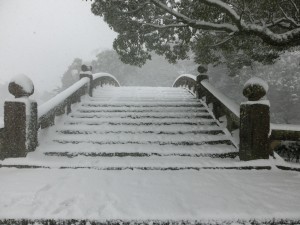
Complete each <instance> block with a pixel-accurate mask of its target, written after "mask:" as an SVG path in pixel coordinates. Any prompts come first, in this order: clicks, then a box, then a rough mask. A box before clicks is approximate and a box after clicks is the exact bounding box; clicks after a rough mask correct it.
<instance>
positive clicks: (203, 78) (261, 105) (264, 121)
mask: <svg viewBox="0 0 300 225" xmlns="http://www.w3.org/2000/svg"><path fill="white" fill-rule="evenodd" d="M198 71H199V73H200V75H198V76H193V75H189V74H184V75H181V76H179V77H178V78H177V79H176V80H175V82H174V84H173V87H183V88H187V89H189V90H190V91H191V92H194V93H195V94H196V96H197V97H198V98H200V99H202V100H203V101H204V102H205V103H206V104H207V105H209V106H210V108H212V112H213V114H214V116H215V117H216V119H218V120H220V122H224V117H225V118H226V128H227V129H228V131H230V132H231V133H232V132H234V131H235V130H239V132H235V133H239V156H240V159H241V160H254V159H268V158H269V156H270V155H273V150H274V148H275V147H276V145H278V144H279V143H280V141H283V140H289V141H300V126H298V125H285V124H270V103H269V101H268V100H266V99H265V95H266V93H267V91H268V85H267V84H266V83H265V82H264V81H263V80H261V79H259V78H251V79H250V80H249V81H247V82H246V84H245V87H244V90H243V94H244V96H245V97H246V98H248V101H246V102H242V103H241V104H240V105H238V104H236V103H235V102H234V101H232V100H231V99H229V98H228V97H227V96H225V95H224V94H222V93H221V92H220V91H218V90H217V89H216V88H214V87H213V86H212V85H211V84H210V83H209V81H208V76H207V75H205V73H206V72H207V68H206V67H205V66H199V68H198Z"/></svg>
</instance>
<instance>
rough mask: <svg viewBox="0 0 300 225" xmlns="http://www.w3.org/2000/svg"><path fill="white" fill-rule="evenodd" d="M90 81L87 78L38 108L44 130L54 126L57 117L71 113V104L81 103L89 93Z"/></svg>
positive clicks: (40, 122)
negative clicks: (83, 97) (81, 98)
mask: <svg viewBox="0 0 300 225" xmlns="http://www.w3.org/2000/svg"><path fill="white" fill-rule="evenodd" d="M89 82H90V80H89V79H88V78H86V77H84V78H82V79H80V80H79V81H77V82H76V83H75V84H73V85H72V86H70V87H69V88H67V89H66V90H64V91H62V92H61V93H59V94H57V95H56V96H55V97H53V98H52V99H50V100H49V101H47V102H45V103H44V104H42V105H41V106H39V107H38V120H39V124H40V125H41V127H42V128H45V127H48V126H50V125H53V123H54V118H55V116H56V115H61V114H64V113H65V108H66V107H67V113H69V112H70V111H71V104H72V103H75V102H79V101H80V97H81V96H83V95H85V94H87V93H88V86H89Z"/></svg>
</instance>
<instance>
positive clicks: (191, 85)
mask: <svg viewBox="0 0 300 225" xmlns="http://www.w3.org/2000/svg"><path fill="white" fill-rule="evenodd" d="M200 69H202V70H201V72H203V71H206V70H205V69H204V68H203V67H201V68H200ZM207 79H208V77H207V76H206V75H204V74H201V75H199V76H195V75H191V74H182V75H180V76H179V77H178V78H177V79H176V80H175V81H174V83H173V87H183V88H187V89H189V90H190V91H191V92H193V93H195V94H196V95H197V96H198V97H199V98H202V97H205V98H206V103H207V104H210V103H213V113H214V115H215V117H216V118H217V119H219V118H220V117H221V116H224V115H225V116H226V118H227V129H228V130H229V131H233V130H235V129H238V127H239V123H240V119H239V117H240V112H239V111H240V107H239V105H238V104H236V103H235V102H233V101H232V100H231V99H230V98H228V97H227V96H225V95H224V94H222V93H221V92H220V91H218V90H217V89H216V88H215V87H213V86H212V85H211V84H210V83H209V82H208V80H207Z"/></svg>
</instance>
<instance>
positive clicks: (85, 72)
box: [79, 65, 93, 97]
mask: <svg viewBox="0 0 300 225" xmlns="http://www.w3.org/2000/svg"><path fill="white" fill-rule="evenodd" d="M92 70H93V68H92V67H91V66H86V65H82V66H81V72H80V75H79V79H81V78H83V77H88V78H90V85H89V87H88V90H89V96H91V97H92V96H93V74H92Z"/></svg>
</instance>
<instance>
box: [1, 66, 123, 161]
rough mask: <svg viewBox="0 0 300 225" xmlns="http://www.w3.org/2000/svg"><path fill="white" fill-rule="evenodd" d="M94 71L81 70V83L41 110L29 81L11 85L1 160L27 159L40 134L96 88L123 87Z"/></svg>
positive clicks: (5, 109)
mask: <svg viewBox="0 0 300 225" xmlns="http://www.w3.org/2000/svg"><path fill="white" fill-rule="evenodd" d="M91 70H92V68H91V67H87V66H85V65H83V66H82V72H81V73H80V80H79V81H78V82H76V83H75V84H73V85H72V86H70V87H69V88H67V89H66V90H64V91H62V92H61V93H59V94H58V95H56V96H55V97H53V98H52V99H50V100H49V101H47V102H45V103H44V104H42V105H41V106H38V105H37V103H36V101H34V100H32V99H30V98H29V97H30V96H31V95H32V94H33V93H34V86H33V84H32V81H31V80H30V79H29V78H28V77H22V80H20V78H18V79H15V81H12V82H10V84H9V91H10V93H11V94H12V95H14V96H15V99H13V100H10V101H6V102H5V105H4V128H1V129H0V159H4V158H9V157H25V156H26V155H27V153H28V152H31V151H34V150H35V149H36V147H37V145H38V130H39V128H41V129H44V128H47V127H49V126H52V125H54V124H55V117H56V116H60V115H63V114H65V113H67V114H69V113H70V112H71V111H72V104H74V103H78V102H80V101H81V97H82V96H85V95H90V96H92V93H93V89H94V88H95V87H97V86H102V85H104V84H109V85H112V86H117V87H118V86H120V84H119V82H118V81H117V79H116V78H115V77H114V76H112V75H110V74H107V73H97V74H92V72H91Z"/></svg>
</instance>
